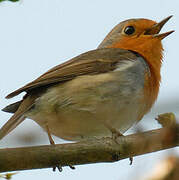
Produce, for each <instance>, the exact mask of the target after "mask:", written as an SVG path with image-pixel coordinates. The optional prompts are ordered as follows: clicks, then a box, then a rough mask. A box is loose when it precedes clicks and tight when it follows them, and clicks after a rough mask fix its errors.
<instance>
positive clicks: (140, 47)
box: [98, 16, 174, 63]
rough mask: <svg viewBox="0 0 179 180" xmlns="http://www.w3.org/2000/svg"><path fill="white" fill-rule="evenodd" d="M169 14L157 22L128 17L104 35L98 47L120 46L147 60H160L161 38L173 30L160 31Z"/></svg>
mask: <svg viewBox="0 0 179 180" xmlns="http://www.w3.org/2000/svg"><path fill="white" fill-rule="evenodd" d="M171 17H172V16H169V17H167V18H165V19H163V20H162V21H160V22H159V23H157V22H155V21H152V20H149V19H129V20H126V21H123V22H121V23H119V24H118V25H117V26H115V27H114V28H113V29H112V31H111V32H110V33H109V34H108V35H107V36H106V38H105V39H104V40H103V41H102V43H101V44H100V45H99V47H98V48H121V49H127V50H131V51H134V52H137V53H138V54H140V55H142V56H143V57H144V58H145V59H146V60H147V61H159V62H158V63H161V60H162V51H163V47H162V43H161V40H162V39H164V38H165V37H167V36H168V35H169V34H171V33H172V32H174V31H169V32H166V33H161V34H159V33H160V30H161V29H162V27H163V26H164V24H165V23H166V22H167V21H168V20H169V19H170V18H171Z"/></svg>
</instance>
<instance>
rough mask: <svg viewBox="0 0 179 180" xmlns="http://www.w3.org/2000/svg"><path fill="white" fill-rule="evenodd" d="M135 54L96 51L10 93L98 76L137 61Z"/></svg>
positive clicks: (117, 49)
mask: <svg viewBox="0 0 179 180" xmlns="http://www.w3.org/2000/svg"><path fill="white" fill-rule="evenodd" d="M136 58H137V56H136V55H135V53H133V52H130V51H127V50H122V49H119V48H110V49H109V48H104V49H96V50H92V51H89V52H86V53H84V54H81V55H80V56H77V57H75V58H73V59H71V60H69V61H67V62H65V63H63V64H60V65H58V66H55V67H54V68H52V69H50V70H49V71H47V72H46V73H45V74H43V75H42V76H40V77H39V78H37V79H36V80H34V81H32V82H30V83H28V84H27V85H25V86H23V87H22V88H20V89H17V90H16V91H14V92H12V93H10V94H9V95H8V96H7V97H6V98H12V97H14V96H16V95H18V94H20V93H21V92H23V91H26V92H29V91H31V90H33V89H37V88H39V87H44V86H47V85H51V84H54V83H62V82H65V81H68V80H71V79H73V78H75V77H77V76H80V75H85V74H98V73H104V72H107V71H111V70H114V69H115V68H116V64H117V63H118V62H119V61H120V60H124V59H133V60H134V59H136Z"/></svg>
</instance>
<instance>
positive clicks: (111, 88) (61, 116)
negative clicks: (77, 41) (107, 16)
mask: <svg viewBox="0 0 179 180" xmlns="http://www.w3.org/2000/svg"><path fill="white" fill-rule="evenodd" d="M171 17H172V16H169V17H167V18H165V19H164V20H162V21H161V22H159V23H157V22H155V21H152V20H148V19H129V20H126V21H123V22H121V23H120V24H118V25H117V26H116V27H114V29H112V31H111V32H110V33H109V34H108V35H107V36H106V38H105V39H104V40H103V41H102V43H101V44H100V45H99V47H98V48H97V49H95V50H92V51H88V52H86V53H83V54H81V55H79V56H77V57H75V58H72V59H71V60H69V61H67V62H65V63H62V64H60V65H57V66H55V67H54V68H52V69H50V70H49V71H47V72H46V73H45V74H43V75H42V76H40V77H39V78H37V79H36V80H34V81H32V82H30V83H28V84H27V85H25V86H23V87H21V88H20V89H17V90H16V91H14V92H12V93H10V94H9V95H8V96H7V97H6V98H12V97H14V96H16V95H18V94H20V93H21V92H24V91H25V92H26V95H25V96H24V97H23V99H22V100H21V101H18V102H15V103H13V104H11V105H9V106H7V107H5V108H4V109H3V111H5V112H10V113H13V116H12V117H11V118H10V119H9V120H8V122H7V123H6V124H5V125H4V126H3V127H2V128H1V129H0V139H1V138H3V137H4V136H5V135H7V134H8V133H10V132H11V131H12V130H13V129H14V128H15V127H16V126H17V125H19V124H20V123H21V122H22V121H23V120H24V119H25V118H30V119H32V120H34V121H35V122H37V123H38V124H39V125H40V126H41V127H42V128H43V129H44V130H45V131H47V133H48V136H49V139H50V141H51V143H53V140H52V138H51V134H53V135H55V136H58V137H60V138H63V139H67V140H82V139H87V138H94V137H106V136H111V132H112V133H113V132H119V133H121V134H122V133H124V132H125V131H126V130H127V129H128V128H130V127H131V126H132V125H133V124H134V123H136V122H138V121H140V120H141V119H142V117H143V116H144V115H145V114H146V113H147V112H148V111H149V110H150V109H151V107H152V105H153V104H154V102H155V100H156V98H157V96H158V92H159V85H160V79H161V76H160V68H161V64H162V52H163V47H162V43H161V40H162V39H164V38H165V37H166V36H168V35H169V34H171V33H172V32H173V31H169V32H166V33H162V34H159V32H160V30H161V29H162V27H163V25H164V24H165V23H166V22H167V21H168V20H169V19H170V18H171Z"/></svg>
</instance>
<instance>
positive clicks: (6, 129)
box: [0, 115, 25, 139]
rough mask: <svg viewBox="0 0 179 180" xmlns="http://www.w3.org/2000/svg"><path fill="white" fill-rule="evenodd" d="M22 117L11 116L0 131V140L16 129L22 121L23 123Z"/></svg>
mask: <svg viewBox="0 0 179 180" xmlns="http://www.w3.org/2000/svg"><path fill="white" fill-rule="evenodd" d="M24 119H25V117H24V116H15V115H13V116H12V117H11V118H10V119H9V120H8V122H7V123H6V124H5V125H4V126H3V127H2V128H1V129H0V139H2V138H3V137H4V136H6V135H7V134H9V133H10V132H11V131H12V130H13V129H14V128H15V127H17V126H18V125H19V124H20V123H21V122H22V121H24Z"/></svg>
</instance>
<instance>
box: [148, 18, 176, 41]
mask: <svg viewBox="0 0 179 180" xmlns="http://www.w3.org/2000/svg"><path fill="white" fill-rule="evenodd" d="M171 17H172V16H168V17H167V18H165V19H163V20H162V21H160V22H159V23H157V24H154V25H153V26H152V27H151V28H150V29H148V30H147V31H146V32H145V34H150V35H153V37H155V38H159V39H161V40H162V39H164V38H165V37H167V36H168V35H170V34H171V33H173V32H174V31H169V32H166V33H162V34H159V32H160V31H161V29H162V27H163V26H164V25H165V24H166V23H167V22H168V20H169V19H170V18H171Z"/></svg>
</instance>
